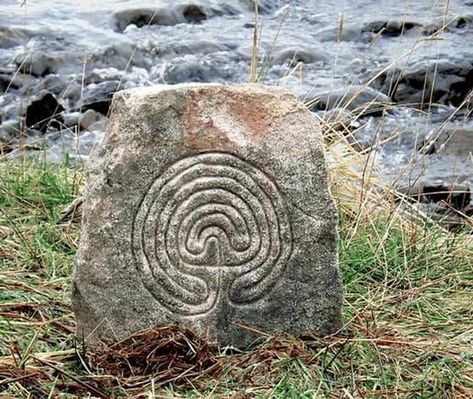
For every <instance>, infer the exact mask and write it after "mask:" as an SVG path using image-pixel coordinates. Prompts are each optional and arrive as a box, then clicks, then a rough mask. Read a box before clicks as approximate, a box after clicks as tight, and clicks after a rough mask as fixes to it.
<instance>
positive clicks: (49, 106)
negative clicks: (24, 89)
mask: <svg viewBox="0 0 473 399" xmlns="http://www.w3.org/2000/svg"><path fill="white" fill-rule="evenodd" d="M62 111H64V107H63V106H62V105H61V104H59V103H58V101H57V100H56V98H55V97H54V96H53V95H52V94H51V93H46V94H44V95H43V96H42V97H41V98H40V99H38V100H36V101H33V102H32V103H31V104H30V105H29V106H28V108H27V109H26V126H27V127H34V128H35V129H38V130H40V131H42V132H45V131H46V130H47V128H48V127H49V126H53V127H57V128H59V127H60V124H61V123H62V122H63V120H62V116H61V112H62Z"/></svg>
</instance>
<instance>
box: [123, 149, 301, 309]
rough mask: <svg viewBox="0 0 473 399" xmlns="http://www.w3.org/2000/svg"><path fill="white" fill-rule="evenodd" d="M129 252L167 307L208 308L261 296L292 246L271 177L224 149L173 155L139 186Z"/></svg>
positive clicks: (151, 289) (243, 302)
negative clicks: (168, 164)
mask: <svg viewBox="0 0 473 399" xmlns="http://www.w3.org/2000/svg"><path fill="white" fill-rule="evenodd" d="M132 231H133V233H132V235H133V237H132V252H133V254H134V258H135V262H136V266H137V269H138V272H139V273H140V275H141V278H142V280H143V283H144V286H145V287H146V289H147V290H148V291H149V292H150V293H151V294H152V295H153V296H154V298H155V299H156V300H157V301H158V302H159V303H160V304H161V305H162V306H164V307H165V308H167V309H168V310H169V311H171V312H173V313H176V314H179V315H183V316H192V315H201V314H206V313H208V312H210V311H211V310H212V309H213V308H214V307H215V306H216V304H217V303H218V302H219V301H222V300H225V301H227V302H228V303H230V304H231V305H232V306H237V307H238V306H248V305H251V304H253V303H255V302H257V301H260V300H261V299H263V298H264V297H265V296H266V295H267V294H268V293H269V292H270V290H271V289H272V288H273V287H274V285H275V284H276V283H277V281H278V279H279V278H280V276H281V275H282V273H283V272H284V268H285V265H286V263H287V260H288V259H289V257H290V254H291V250H292V237H291V228H290V223H289V218H288V214H287V210H286V206H285V203H284V201H283V198H282V196H281V194H280V192H279V190H278V188H277V187H276V185H275V184H274V182H272V181H271V179H270V178H269V177H268V176H266V175H265V174H264V173H263V172H262V171H261V170H259V169H258V168H256V167H254V166H252V165H251V164H249V163H248V162H246V161H244V160H242V159H240V158H237V157H235V156H233V155H230V154H227V153H205V154H200V155H197V156H193V157H190V158H185V159H183V160H180V161H178V162H177V163H175V164H174V165H172V166H171V167H169V168H168V169H167V170H166V171H164V173H162V174H161V175H160V176H159V177H158V178H157V179H156V180H155V181H154V183H153V184H152V185H151V187H150V188H149V190H148V191H147V192H146V193H145V195H144V197H143V199H142V201H141V203H140V205H139V208H138V211H137V213H136V215H135V218H134V221H133V229H132Z"/></svg>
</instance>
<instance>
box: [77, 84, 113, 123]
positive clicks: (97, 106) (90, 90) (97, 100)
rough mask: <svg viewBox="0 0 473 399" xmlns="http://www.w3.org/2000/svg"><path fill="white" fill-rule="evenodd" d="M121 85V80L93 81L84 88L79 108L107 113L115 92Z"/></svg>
mask: <svg viewBox="0 0 473 399" xmlns="http://www.w3.org/2000/svg"><path fill="white" fill-rule="evenodd" d="M119 87H120V81H118V80H110V81H107V82H101V83H97V84H95V83H92V84H90V85H88V86H87V87H86V88H85V89H84V95H83V96H82V98H81V99H80V100H79V103H78V108H80V109H82V110H88V109H92V110H94V111H97V112H99V113H101V114H103V115H107V114H108V111H109V109H110V103H111V102H112V96H113V93H115V92H116V91H117V89H118V88H119Z"/></svg>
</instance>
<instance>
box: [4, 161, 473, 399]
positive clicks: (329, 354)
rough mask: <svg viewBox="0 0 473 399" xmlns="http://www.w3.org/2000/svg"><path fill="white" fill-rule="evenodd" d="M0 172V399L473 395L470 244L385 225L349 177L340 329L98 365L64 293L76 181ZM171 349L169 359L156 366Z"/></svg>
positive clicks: (141, 346) (65, 169)
mask: <svg viewBox="0 0 473 399" xmlns="http://www.w3.org/2000/svg"><path fill="white" fill-rule="evenodd" d="M4 166H5V163H4V162H2V164H1V165H0V181H2V189H1V191H0V243H1V245H0V293H1V294H0V397H5V398H9V397H15V398H23V397H24V398H26V397H31V396H30V395H32V394H33V395H36V396H39V397H42V396H44V397H47V396H48V395H49V396H54V397H56V396H60V395H63V396H64V397H66V395H70V396H67V397H84V396H86V395H88V394H90V395H92V396H94V397H107V398H108V397H133V398H144V397H188V398H191V397H193V398H199V397H207V398H208V397H215V398H217V397H218V398H222V397H225V398H227V397H228V398H250V397H262V398H265V397H266V398H270V397H298V398H306V397H307V398H312V397H314V396H316V397H327V398H332V397H333V398H335V397H386V398H388V397H395V396H398V397H409V396H420V397H427V396H428V397H432V398H439V399H440V398H442V399H443V398H469V397H471V395H473V351H472V347H473V336H472V331H473V324H472V320H473V310H472V307H471V295H472V286H473V244H472V237H471V235H467V234H461V233H456V234H455V235H454V234H451V233H448V232H447V231H445V230H443V229H440V228H439V227H438V226H436V225H435V224H432V223H431V222H428V221H425V222H423V223H422V222H418V223H420V224H416V225H413V224H411V223H408V222H406V221H403V220H402V219H400V218H398V216H397V215H396V214H395V213H392V214H391V217H388V212H386V208H384V211H383V213H382V214H381V213H378V214H376V212H373V210H372V209H371V210H370V209H369V208H368V207H366V206H365V207H362V208H360V207H359V202H358V205H355V204H354V202H357V201H349V200H348V198H349V197H351V198H353V195H351V194H350V193H349V191H348V189H346V188H345V189H344V188H343V187H344V186H345V187H350V183H349V178H350V176H349V175H347V174H345V178H344V179H342V178H341V176H340V173H342V171H343V170H345V172H344V173H347V169H343V168H342V166H341V165H340V164H338V168H339V169H338V170H337V169H332V186H333V187H334V191H335V195H336V199H337V202H338V204H339V209H340V214H341V220H340V226H339V228H340V232H341V246H340V263H341V271H342V276H343V283H344V287H345V301H344V320H345V324H344V327H343V329H342V330H341V331H340V332H339V333H338V334H336V335H334V336H331V337H327V338H325V339H320V338H315V337H310V336H308V337H305V338H304V339H296V338H293V337H289V336H280V337H268V336H264V335H263V336H262V337H261V344H262V345H261V346H259V347H258V348H257V349H255V350H254V351H249V352H243V353H240V352H235V353H233V354H231V352H230V351H228V350H224V349H222V348H221V349H218V348H215V347H212V346H211V345H210V346H209V345H208V343H206V342H205V341H201V340H199V339H197V338H196V337H193V336H192V335H190V334H189V333H188V332H184V331H179V330H172V329H171V330H168V329H164V330H160V331H154V332H148V333H147V334H146V335H145V336H143V337H141V338H146V340H144V341H140V337H139V336H138V337H135V338H134V339H133V342H134V343H133V345H132V342H131V341H128V342H125V344H124V345H122V346H121V347H118V348H115V349H116V350H111V351H109V352H106V353H98V354H97V353H95V354H94V353H91V352H89V351H88V350H87V348H83V347H81V345H80V343H78V342H76V341H75V338H74V320H73V315H72V312H71V308H70V299H69V298H70V292H69V289H70V288H69V287H70V277H71V271H72V267H73V262H74V255H75V251H76V249H77V243H78V237H79V234H80V225H79V216H80V206H78V202H77V198H79V197H80V194H81V190H82V187H83V183H84V175H83V170H82V168H77V167H76V168H71V167H70V166H67V165H66V166H55V165H51V164H47V163H37V162H33V163H31V162H17V163H8V167H4ZM335 172H337V173H335ZM337 176H338V177H337ZM334 179H335V180H334ZM343 180H345V185H342V183H341V181H343ZM347 181H348V184H347ZM337 182H338V183H337ZM371 198H373V197H371ZM373 199H374V198H373ZM150 338H152V340H151V341H150ZM153 343H154V344H155V347H153V348H154V349H156V352H155V353H158V355H159V354H161V355H159V356H158V355H157V356H156V357H155V358H151V359H150V358H148V359H149V362H148V363H147V364H148V365H149V368H150V369H149V370H151V372H149V373H148V374H147V372H144V371H143V370H142V369H139V368H137V366H135V363H133V360H136V361H137V362H138V363H137V364H140V363H141V364H143V362H144V360H143V352H142V351H144V352H146V356H147V355H148V354H149V352H150V348H151V347H150V345H153ZM170 347H172V349H173V351H174V353H176V354H177V355H176V356H177V358H169V357H166V356H163V355H162V353H163V352H166V351H167V350H168V349H169V348H170ZM159 348H161V350H162V351H163V352H159V350H160V349H159ZM160 356H161V357H160ZM163 364H164V366H163ZM135 367H136V368H135ZM149 370H148V371H149ZM131 371H134V372H135V375H133V376H132V375H131V374H130V373H131ZM111 373H114V374H115V376H112V375H110V374H111ZM171 380H172V382H171V383H169V381H171ZM166 382H168V383H166ZM153 395H154V396H153Z"/></svg>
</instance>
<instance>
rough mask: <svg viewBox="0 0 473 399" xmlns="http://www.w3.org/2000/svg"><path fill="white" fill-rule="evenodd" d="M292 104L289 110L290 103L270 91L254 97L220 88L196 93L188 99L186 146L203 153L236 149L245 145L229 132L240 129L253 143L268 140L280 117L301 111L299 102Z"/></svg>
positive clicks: (249, 92)
mask: <svg viewBox="0 0 473 399" xmlns="http://www.w3.org/2000/svg"><path fill="white" fill-rule="evenodd" d="M282 96H283V97H284V95H282ZM292 103H293V104H294V105H290V106H289V107H288V104H291V101H290V100H288V99H287V98H282V97H281V95H276V94H274V95H272V94H268V92H264V93H262V94H259V93H256V94H254V93H251V91H248V92H245V91H243V92H242V91H241V90H240V91H232V90H231V88H228V87H218V86H216V87H215V88H214V90H212V91H209V89H208V88H207V89H206V90H205V91H201V90H199V89H197V90H194V91H192V92H189V93H188V94H187V96H186V98H185V100H184V108H183V112H184V115H183V119H184V123H185V127H186V135H187V137H186V143H187V145H188V146H190V147H192V148H195V149H199V150H212V149H214V148H219V149H220V150H223V151H226V150H232V149H234V148H235V147H236V146H239V145H241V143H238V142H235V141H232V139H231V135H229V132H228V129H232V130H238V134H241V135H243V136H244V137H245V138H246V139H249V140H254V139H264V138H266V137H267V135H268V134H270V133H271V131H272V130H273V129H272V126H273V125H274V124H275V123H277V122H278V120H279V119H280V118H282V117H284V116H286V115H287V114H289V113H293V112H298V111H300V110H301V107H300V104H299V103H297V102H296V101H295V100H294V101H292ZM282 104H284V105H282ZM222 118H223V120H224V121H225V126H224V127H223V128H222V123H221V119H222ZM217 119H219V120H220V123H218V121H217ZM232 125H233V126H232ZM222 129H224V130H225V131H223V130H222ZM230 133H231V132H230ZM235 137H236V136H235ZM234 140H237V139H235V138H234Z"/></svg>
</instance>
